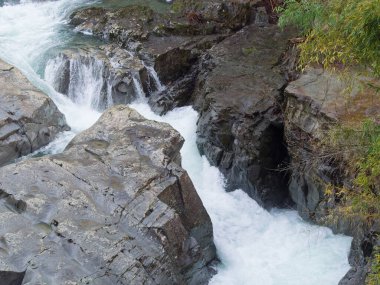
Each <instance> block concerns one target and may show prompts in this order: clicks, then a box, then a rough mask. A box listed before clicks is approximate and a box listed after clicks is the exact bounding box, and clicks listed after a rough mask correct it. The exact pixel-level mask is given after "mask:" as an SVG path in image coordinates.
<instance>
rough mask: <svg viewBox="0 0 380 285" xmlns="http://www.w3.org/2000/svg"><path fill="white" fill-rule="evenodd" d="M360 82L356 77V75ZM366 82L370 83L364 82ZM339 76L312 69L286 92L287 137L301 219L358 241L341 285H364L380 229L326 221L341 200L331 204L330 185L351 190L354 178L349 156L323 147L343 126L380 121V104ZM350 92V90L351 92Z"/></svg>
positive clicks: (292, 192) (356, 222)
mask: <svg viewBox="0 0 380 285" xmlns="http://www.w3.org/2000/svg"><path fill="white" fill-rule="evenodd" d="M352 77H353V78H354V77H355V76H354V75H353V76H352ZM362 80H364V81H366V80H368V78H367V79H366V78H362ZM347 87H348V85H347V83H346V82H345V81H343V80H342V78H340V77H339V75H337V74H332V73H330V72H326V71H323V70H322V69H309V70H307V71H306V72H305V73H304V74H302V75H301V77H300V78H299V79H298V80H296V81H293V82H291V83H290V84H289V85H288V87H287V88H286V89H285V96H286V108H285V112H284V114H285V122H286V123H285V137H286V142H287V145H288V150H289V154H290V157H291V163H290V169H291V171H292V175H291V178H290V184H289V191H290V195H291V197H292V200H293V201H294V202H295V204H296V207H297V210H298V212H299V213H300V215H301V216H302V217H303V218H305V219H306V220H309V221H313V222H316V223H319V224H326V223H327V225H329V226H330V227H331V228H333V230H334V231H335V232H339V233H345V234H348V235H351V236H353V237H354V240H353V243H352V250H351V254H350V263H351V265H352V266H353V268H352V270H350V272H349V273H348V274H347V275H346V277H345V278H344V279H343V280H342V281H341V283H340V285H361V284H364V283H365V277H366V274H367V272H368V266H369V264H368V258H370V257H371V255H372V254H373V248H374V247H375V246H376V244H378V243H379V242H380V241H379V240H377V238H376V235H377V233H380V228H379V225H376V224H371V223H369V224H368V223H363V222H362V221H360V220H359V219H354V220H352V219H348V218H347V217H344V216H341V217H339V219H338V220H337V221H330V220H328V219H327V220H326V216H327V215H328V214H329V211H330V210H334V209H335V208H336V207H339V202H340V199H338V198H333V199H328V197H327V196H326V192H325V189H326V187H327V185H329V184H331V185H338V186H339V185H346V186H348V187H350V182H351V181H352V180H353V175H354V174H353V173H352V171H351V170H350V169H352V167H351V165H350V162H349V161H350V158H349V157H347V155H349V152H348V153H345V152H344V150H343V149H342V150H340V151H341V152H338V153H335V154H333V155H331V154H330V152H331V150H327V153H326V150H325V149H324V148H322V147H321V146H322V145H323V144H321V143H323V141H324V140H325V139H326V138H327V137H328V136H329V130H330V129H332V128H334V127H336V126H338V125H343V126H344V125H348V126H350V127H354V126H355V125H356V124H357V123H360V122H362V121H363V120H364V119H365V118H372V119H377V120H379V119H380V113H379V111H378V110H379V109H380V100H379V99H378V96H376V94H375V93H373V92H374V91H373V90H372V93H373V94H371V90H370V89H367V90H365V91H364V92H363V90H361V88H358V87H357V85H356V86H354V88H353V89H352V90H350V89H348V88H347ZM348 90H349V91H348Z"/></svg>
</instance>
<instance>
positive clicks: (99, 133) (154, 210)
mask: <svg viewBox="0 0 380 285" xmlns="http://www.w3.org/2000/svg"><path fill="white" fill-rule="evenodd" d="M182 144H183V138H182V137H181V136H180V135H179V134H178V132H176V131H175V130H174V129H172V128H171V127H170V126H169V125H167V124H163V123H157V122H154V121H149V120H146V119H144V118H143V117H142V116H140V115H139V114H138V113H137V112H136V111H134V110H132V109H129V108H128V107H125V106H115V107H113V108H111V109H109V110H107V111H106V112H105V113H104V114H103V115H102V117H101V118H100V119H99V121H98V122H97V123H96V124H95V125H94V126H93V127H91V128H90V129H88V130H86V131H84V132H83V133H81V134H79V135H78V136H76V137H75V138H74V139H73V141H72V142H71V143H70V144H69V145H68V147H67V148H66V150H65V151H64V152H63V153H61V154H59V155H53V156H45V157H42V158H36V159H30V160H28V161H23V162H19V163H16V164H13V165H8V166H5V167H2V168H0V189H2V190H1V191H2V194H1V195H0V198H1V199H0V224H1V226H0V247H1V250H0V270H3V271H24V270H26V274H25V282H30V284H39V282H40V280H49V282H51V284H71V283H84V284H86V283H87V284H94V285H96V284H99V285H100V284H101V285H107V284H110V285H111V284H207V282H208V280H209V278H210V276H211V275H212V270H210V269H209V268H208V264H209V263H210V262H211V261H213V260H214V258H215V247H214V244H213V232H212V225H211V221H210V218H209V216H208V214H207V212H206V210H205V208H204V207H203V205H202V202H201V200H200V198H199V197H198V195H197V193H196V191H195V189H194V186H193V184H192V182H191V180H190V178H189V176H188V174H187V173H186V171H185V170H183V169H182V168H181V167H180V160H181V159H180V153H179V151H180V148H181V146H182ZM17 205H20V207H17Z"/></svg>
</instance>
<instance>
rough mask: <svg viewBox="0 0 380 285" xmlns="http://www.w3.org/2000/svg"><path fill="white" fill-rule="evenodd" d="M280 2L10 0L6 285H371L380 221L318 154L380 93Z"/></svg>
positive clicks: (341, 171) (1, 77) (2, 66)
mask: <svg viewBox="0 0 380 285" xmlns="http://www.w3.org/2000/svg"><path fill="white" fill-rule="evenodd" d="M269 2H270V3H272V2H271V1H259V0H257V1H256V0H242V1H228V0H211V1H192V0H174V1H159V0H144V1H132V0H125V1H118V0H103V1H100V0H99V1H97V0H55V1H44V0H38V1H37V0H35V1H33V0H20V1H13V0H5V1H0V86H1V89H0V103H1V105H0V115H1V117H0V224H1V227H0V285H18V284H20V285H21V284H24V285H37V284H38V285H42V284H47V285H50V284H57V285H58V284H94V285H97V284H99V285H107V284H110V285H111V284H112V285H113V284H194V285H195V284H226V285H227V284H228V285H235V284H236V285H240V284H247V285H250V284H252V285H306V284H307V285H322V284H323V285H338V284H339V285H364V284H366V283H365V279H366V276H367V275H368V272H369V271H370V260H371V258H373V257H374V254H375V248H376V246H378V245H379V239H378V235H377V234H378V233H379V232H380V228H379V226H380V225H379V223H373V224H372V223H371V224H369V223H368V224H365V223H362V222H361V221H357V220H355V221H351V220H348V219H346V218H345V217H344V216H339V217H338V220H330V219H329V213H331V212H332V211H333V210H334V209H335V208H337V207H338V205H339V199H337V198H334V197H333V198H332V197H328V195H327V194H326V190H325V189H326V187H327V186H326V185H330V184H332V185H340V184H342V185H343V184H345V183H346V182H347V181H348V179H349V178H350V175H352V174H351V173H348V171H346V172H345V170H346V168H345V167H344V163H345V158H344V157H342V158H339V159H337V160H334V161H332V160H329V159H316V158H315V157H318V158H323V157H324V155H325V153H324V151H325V150H324V149H322V148H321V147H320V142H321V141H323V140H324V138H325V137H326V136H327V133H328V130H329V129H332V128H333V127H334V126H335V125H336V124H337V123H340V122H343V121H347V122H350V121H349V119H348V118H353V117H355V118H358V117H360V118H367V117H378V116H379V110H380V109H379V108H378V107H380V100H379V99H378V98H377V97H378V96H377V97H376V96H375V95H374V96H373V97H371V98H372V99H371V102H370V103H369V101H368V100H369V99H367V97H364V96H363V90H362V89H359V88H357V89H353V90H352V94H351V96H352V97H353V98H354V100H356V101H355V102H357V105H355V106H354V107H352V108H351V107H347V105H346V104H345V101H344V97H341V96H339V94H340V92H341V90H344V89H346V88H347V86H346V85H345V82H344V81H343V80H341V78H339V77H338V76H336V75H335V74H334V73H331V72H329V71H324V70H323V69H321V68H319V67H317V66H314V67H310V68H308V69H305V70H304V71H303V72H299V71H298V70H296V65H297V58H298V51H297V48H296V46H295V44H294V40H295V39H297V36H298V33H299V31H298V30H297V29H296V28H292V27H287V28H285V29H281V28H279V27H278V25H277V19H276V16H275V15H274V13H273V10H272V9H271V8H270V7H269V6H268V3H269ZM367 80H369V81H371V80H372V79H367ZM371 82H372V83H373V84H377V81H374V80H373V81H371ZM342 165H343V166H342ZM347 183H348V182H347ZM347 183H346V184H347ZM371 285H372V284H371Z"/></svg>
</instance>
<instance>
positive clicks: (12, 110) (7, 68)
mask: <svg viewBox="0 0 380 285" xmlns="http://www.w3.org/2000/svg"><path fill="white" fill-rule="evenodd" d="M0 86H1V88H0V166H2V165H4V164H7V163H10V162H12V161H13V160H15V159H16V158H19V157H20V156H23V155H26V154H29V153H31V152H33V151H35V150H37V149H38V148H40V147H42V146H44V145H46V144H48V143H49V142H51V141H52V140H53V139H54V137H55V135H56V134H57V133H58V132H61V131H63V130H67V129H68V127H67V125H66V121H65V118H64V116H63V115H62V114H61V113H60V112H59V111H58V109H57V107H56V106H55V105H54V103H53V101H52V100H51V99H50V98H49V97H48V96H46V95H45V94H43V93H42V92H41V91H39V90H38V89H37V88H35V87H34V86H33V85H32V84H31V83H30V82H29V81H28V79H27V78H26V77H25V76H23V75H22V73H21V72H20V71H19V70H17V69H16V68H14V67H13V66H11V65H9V64H7V63H5V62H3V61H0Z"/></svg>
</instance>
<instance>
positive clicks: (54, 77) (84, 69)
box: [45, 54, 113, 111]
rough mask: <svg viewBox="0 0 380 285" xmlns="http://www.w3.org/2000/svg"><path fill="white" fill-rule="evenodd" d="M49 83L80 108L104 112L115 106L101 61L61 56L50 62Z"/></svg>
mask: <svg viewBox="0 0 380 285" xmlns="http://www.w3.org/2000/svg"><path fill="white" fill-rule="evenodd" d="M45 80H46V82H47V83H49V84H50V85H51V86H53V88H54V89H55V90H57V91H58V92H61V93H66V95H67V96H68V97H69V98H70V99H71V100H72V101H73V102H74V103H76V104H78V105H80V106H84V107H87V108H89V109H95V110H99V111H101V110H104V109H105V108H107V107H108V106H111V105H112V103H113V102H112V95H111V88H110V86H109V84H108V83H107V82H106V80H105V78H104V63H103V62H102V61H101V60H97V59H95V58H90V57H81V56H80V57H76V58H71V59H70V60H68V59H66V58H65V57H64V56H63V55H62V54H61V55H58V56H57V57H56V58H54V59H50V60H49V61H48V62H47V65H46V69H45Z"/></svg>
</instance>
